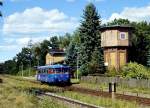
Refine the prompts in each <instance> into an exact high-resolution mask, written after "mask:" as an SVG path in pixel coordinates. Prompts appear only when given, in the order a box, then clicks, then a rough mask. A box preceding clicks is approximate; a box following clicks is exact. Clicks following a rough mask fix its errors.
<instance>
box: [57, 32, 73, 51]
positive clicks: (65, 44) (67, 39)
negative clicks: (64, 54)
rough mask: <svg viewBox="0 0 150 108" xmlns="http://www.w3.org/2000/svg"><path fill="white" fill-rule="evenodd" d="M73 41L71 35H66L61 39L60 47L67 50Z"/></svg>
mask: <svg viewBox="0 0 150 108" xmlns="http://www.w3.org/2000/svg"><path fill="white" fill-rule="evenodd" d="M71 40H72V36H71V35H70V34H69V33H66V34H65V35H64V36H60V37H59V42H60V43H59V47H60V48H61V49H67V47H68V46H69V44H70V42H71Z"/></svg>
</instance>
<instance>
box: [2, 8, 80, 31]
mask: <svg viewBox="0 0 150 108" xmlns="http://www.w3.org/2000/svg"><path fill="white" fill-rule="evenodd" d="M78 25H79V22H78V20H77V19H76V18H73V17H69V16H67V15H66V14H64V13H63V12H61V11H59V10H58V9H53V10H49V11H48V10H44V9H42V8H40V7H34V8H31V9H26V10H25V11H24V12H22V13H19V12H16V13H14V14H12V15H10V16H8V17H6V18H5V20H4V26H3V33H4V34H15V33H20V34H31V33H41V32H49V33H50V32H57V33H59V32H63V33H65V32H70V31H73V30H74V29H75V28H76V27H77V26H78Z"/></svg>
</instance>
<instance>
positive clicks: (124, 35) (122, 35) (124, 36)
mask: <svg viewBox="0 0 150 108" xmlns="http://www.w3.org/2000/svg"><path fill="white" fill-rule="evenodd" d="M120 39H121V40H124V39H126V33H124V32H121V33H120Z"/></svg>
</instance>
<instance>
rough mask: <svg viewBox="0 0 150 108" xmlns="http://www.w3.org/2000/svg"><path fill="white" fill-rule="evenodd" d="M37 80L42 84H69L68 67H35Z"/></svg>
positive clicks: (59, 65)
mask: <svg viewBox="0 0 150 108" xmlns="http://www.w3.org/2000/svg"><path fill="white" fill-rule="evenodd" d="M37 71H38V73H37V80H38V81H40V82H43V83H54V84H59V83H63V84H70V66H65V65H61V64H56V65H48V66H39V67H37Z"/></svg>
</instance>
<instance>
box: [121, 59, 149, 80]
mask: <svg viewBox="0 0 150 108" xmlns="http://www.w3.org/2000/svg"><path fill="white" fill-rule="evenodd" d="M121 72H122V76H123V77H127V78H136V79H148V78H150V70H149V69H148V68H146V67H145V66H143V65H141V64H138V63H136V62H134V63H132V62H130V63H128V64H127V65H125V66H123V67H122V69H121Z"/></svg>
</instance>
